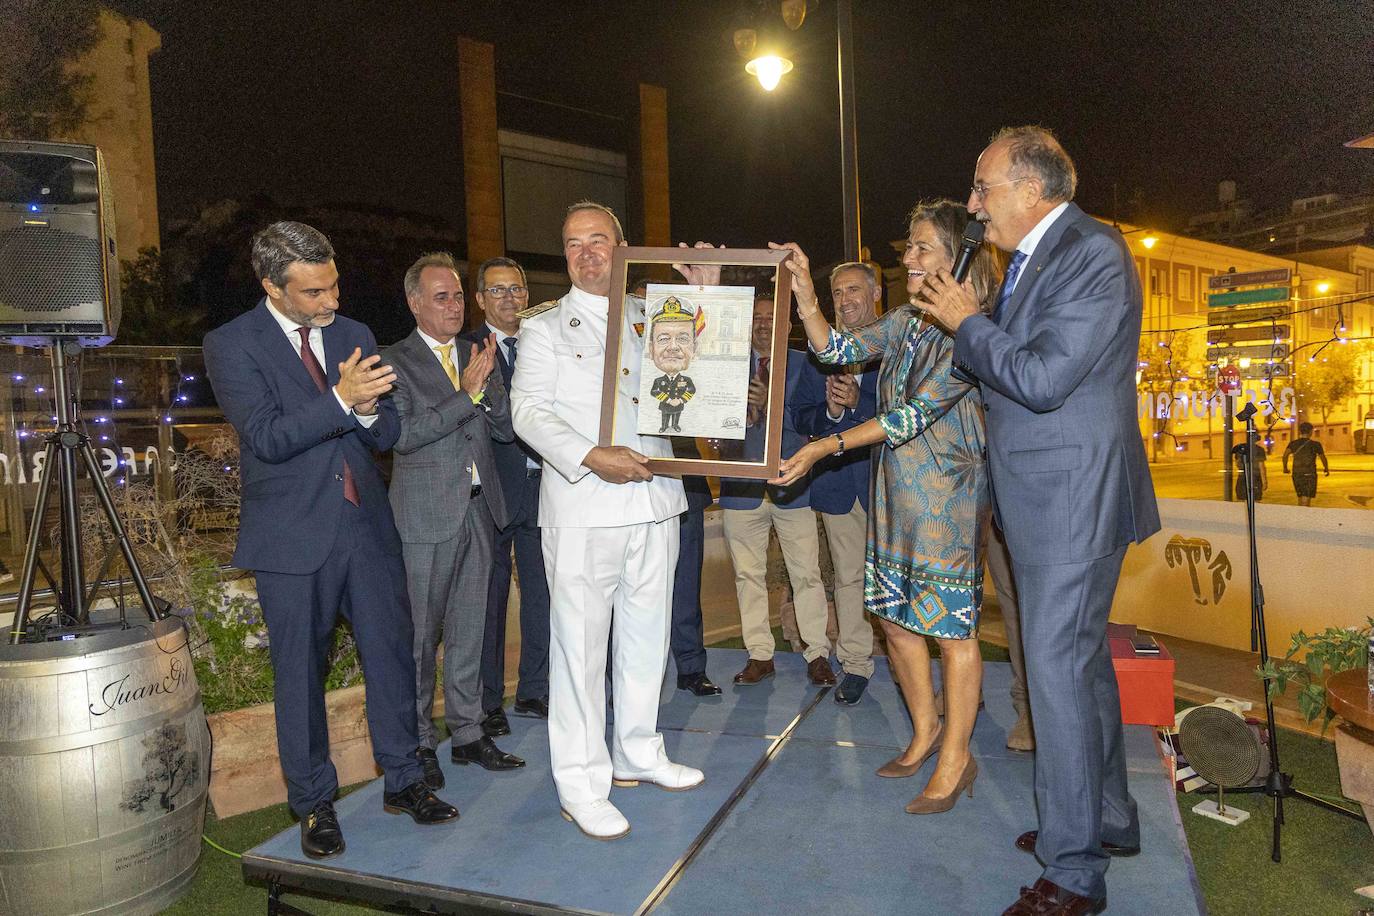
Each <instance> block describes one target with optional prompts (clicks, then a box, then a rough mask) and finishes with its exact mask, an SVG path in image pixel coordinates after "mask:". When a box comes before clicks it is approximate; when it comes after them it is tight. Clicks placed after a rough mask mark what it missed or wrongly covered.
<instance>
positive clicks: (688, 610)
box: [668, 509, 706, 676]
mask: <svg viewBox="0 0 1374 916" xmlns="http://www.w3.org/2000/svg"><path fill="white" fill-rule="evenodd" d="M678 518H679V519H680V520H681V532H682V534H681V539H680V540H679V542H678V543H679V547H678V555H677V575H676V578H675V579H674V580H673V628H672V630H671V633H670V636H669V640H668V644H669V648H670V649H671V650H672V653H673V663H674V664H676V665H677V673H678V675H679V676H682V675H687V674H701V673H702V672H704V671H705V670H706V646H705V645H703V638H702V632H701V628H702V624H701V563H702V558H703V554H704V551H705V547H706V525H705V512H704V511H703V510H701V509H688V510H687V511H686V512H684V513H682V515H680V516H678Z"/></svg>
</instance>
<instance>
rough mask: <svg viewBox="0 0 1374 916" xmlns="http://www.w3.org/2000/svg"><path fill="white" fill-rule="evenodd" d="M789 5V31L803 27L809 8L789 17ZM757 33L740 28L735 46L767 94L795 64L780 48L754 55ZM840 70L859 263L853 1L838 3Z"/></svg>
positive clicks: (850, 219)
mask: <svg viewBox="0 0 1374 916" xmlns="http://www.w3.org/2000/svg"><path fill="white" fill-rule="evenodd" d="M788 5H789V4H788V3H786V2H784V3H783V4H782V6H783V18H784V19H785V20H786V21H787V25H788V27H789V28H792V29H797V28H800V27H801V25H802V22H803V21H804V19H805V9H806V6H805V4H804V3H803V4H802V5H801V10H802V12H801V14H800V15H797V14H796V10H795V7H796V5H797V4H796V3H795V2H794V3H793V4H791V5H792V6H793V7H794V9H793V10H792V11H791V13H792V15H791V16H790V17H789V15H788V13H789V11H788V9H787V7H788ZM757 37H758V36H757V33H756V32H755V31H754V30H753V29H740V30H737V31H736V33H735V47H736V49H738V50H740V51H741V53H744V54H745V56H746V57H748V58H749V62H748V63H747V64H746V65H745V67H744V69H745V71H746V72H747V73H749V75H751V76H754V77H756V78H757V79H758V81H759V85H761V86H762V87H763V88H764V90H765V91H768V92H772V91H773V90H774V89H775V88H777V85H778V82H779V80H781V79H782V77H783V75H784V74H786V73H788V72H790V71H791V70H792V61H790V60H788V59H787V58H786V57H783V56H781V54H779V53H778V49H776V48H771V47H765V48H760V49H759V50H760V52H761V53H760V54H759V55H758V56H753V52H754V49H755V42H756V40H757ZM835 38H836V54H835V58H836V70H837V79H838V81H839V92H840V200H841V203H842V206H843V208H844V255H845V260H847V261H857V260H859V259H860V257H861V256H862V252H863V236H862V233H861V232H860V229H859V225H860V224H859V138H858V133H859V129H858V125H857V123H856V122H855V117H854V73H853V57H854V27H853V3H852V0H836V3H835Z"/></svg>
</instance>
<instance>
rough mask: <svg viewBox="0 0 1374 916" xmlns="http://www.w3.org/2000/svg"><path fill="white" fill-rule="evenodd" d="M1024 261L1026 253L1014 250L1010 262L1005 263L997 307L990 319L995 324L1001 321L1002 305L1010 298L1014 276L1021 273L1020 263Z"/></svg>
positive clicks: (1014, 284)
mask: <svg viewBox="0 0 1374 916" xmlns="http://www.w3.org/2000/svg"><path fill="white" fill-rule="evenodd" d="M1025 263H1026V253H1025V252H1024V251H1015V252H1013V253H1012V256H1011V263H1010V264H1008V265H1007V275H1006V277H1004V278H1003V280H1002V291H1001V292H1000V293H998V294H997V307H996V308H995V309H993V310H992V320H993V321H994V322H996V323H997V324H1001V323H1002V306H1004V305H1006V304H1007V300H1008V299H1010V298H1011V294H1012V291H1013V290H1014V289H1016V278H1017V277H1019V276H1020V275H1021V265H1022V264H1025Z"/></svg>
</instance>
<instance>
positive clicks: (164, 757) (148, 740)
mask: <svg viewBox="0 0 1374 916" xmlns="http://www.w3.org/2000/svg"><path fill="white" fill-rule="evenodd" d="M142 740H143V747H144V748H145V751H144V754H143V778H142V779H133V780H130V781H129V782H128V783H127V784H126V785H125V787H124V800H123V801H122V802H120V803H119V807H121V808H123V809H124V810H125V811H133V812H137V813H143V812H144V811H147V810H148V805H149V803H150V802H152V801H153V799H154V798H156V799H157V805H158V807H160V808H161V809H162V810H164V811H175V810H176V797H177V796H178V795H180V794H181V793H182V792H183V791H184V790H185V789H188V788H190V787H191V786H194V785H195V784H196V783H197V782H199V781H200V752H199V751H193V750H187V748H186V726H185V725H177V724H175V723H173V722H167V723H164V724H163V725H161V726H159V727H158V728H156V729H154V730H153V731H151V732H149V733H148V734H146V735H144V736H143V739H142Z"/></svg>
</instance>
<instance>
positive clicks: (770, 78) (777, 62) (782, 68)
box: [744, 54, 792, 92]
mask: <svg viewBox="0 0 1374 916" xmlns="http://www.w3.org/2000/svg"><path fill="white" fill-rule="evenodd" d="M744 71H745V72H746V73H748V74H749V75H750V76H753V77H757V78H758V81H759V85H760V86H762V87H763V88H764V89H765V90H766V91H768V92H772V91H773V90H774V89H776V88H778V82H779V81H780V80H781V79H782V76H783V74H784V73H791V72H792V62H791V61H790V60H788V59H787V58H785V57H779V56H778V55H776V54H766V55H764V56H763V57H756V58H754V59H753V60H751V61H749V63H747V64H745V65H744Z"/></svg>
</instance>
